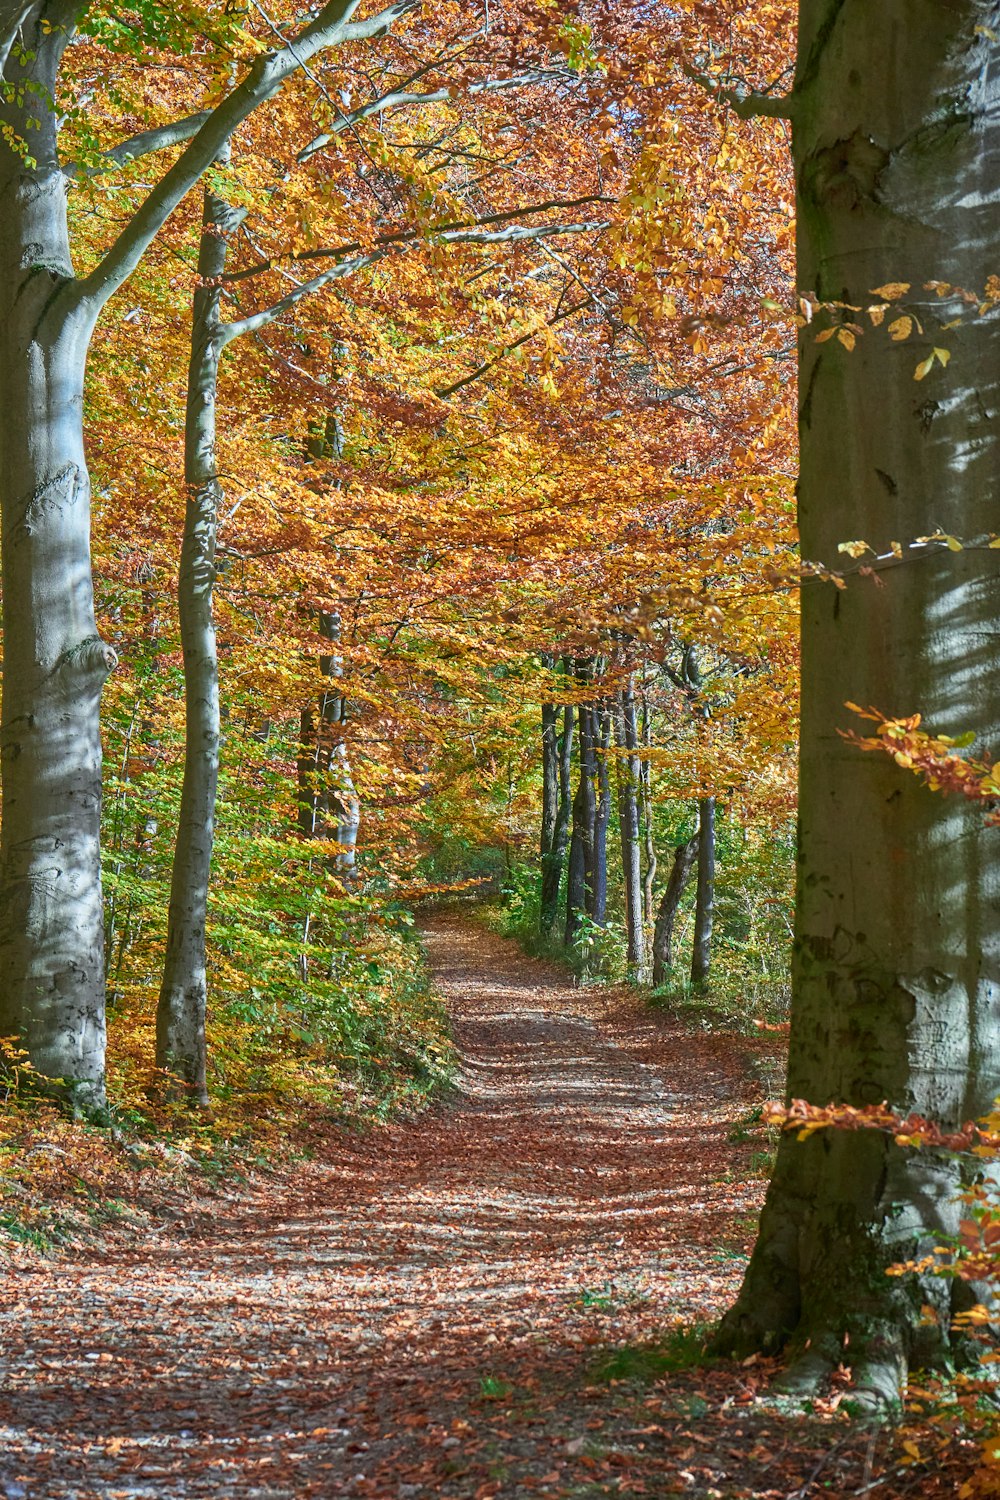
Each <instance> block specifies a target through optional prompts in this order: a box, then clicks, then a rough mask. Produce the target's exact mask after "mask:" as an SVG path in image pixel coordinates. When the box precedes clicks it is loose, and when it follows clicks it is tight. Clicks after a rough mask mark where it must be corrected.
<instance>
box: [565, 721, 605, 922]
mask: <svg viewBox="0 0 1000 1500" xmlns="http://www.w3.org/2000/svg"><path fill="white" fill-rule="evenodd" d="M577 712H578V718H579V724H580V736H579V739H580V757H579V781H578V783H577V789H576V796H575V797H574V798H573V833H572V838H571V839H570V848H569V874H568V880H567V886H566V946H567V948H569V947H572V945H573V943H574V942H575V941H576V939H577V937H578V935H579V931H580V925H581V921H582V918H583V917H584V916H585V915H587V912H588V908H589V907H590V906H591V904H592V896H591V891H592V886H591V880H592V878H593V868H594V822H595V818H596V816H597V763H596V746H595V722H594V721H595V714H594V708H593V705H592V704H589V703H581V704H580V707H579V709H578V711H577Z"/></svg>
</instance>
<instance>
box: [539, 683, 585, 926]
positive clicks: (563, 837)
mask: <svg viewBox="0 0 1000 1500" xmlns="http://www.w3.org/2000/svg"><path fill="white" fill-rule="evenodd" d="M575 714H576V710H575V709H574V707H573V705H572V704H571V703H567V704H566V706H565V708H564V709H563V727H562V733H561V734H560V735H559V736H558V738H557V740H556V747H555V754H556V778H557V790H556V816H555V823H554V826H553V830H552V844H551V848H550V849H549V853H548V856H547V857H546V858H543V860H542V899H541V909H540V926H541V932H542V936H543V937H548V936H549V934H550V933H551V931H552V929H553V927H554V926H555V925H556V918H557V917H558V915H559V887H560V885H561V883H562V873H563V867H564V865H565V863H566V845H567V842H568V839H569V822H570V813H571V810H572V805H573V788H572V783H571V777H572V766H573V726H574V721H575Z"/></svg>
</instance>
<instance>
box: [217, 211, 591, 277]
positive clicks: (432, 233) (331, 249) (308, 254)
mask: <svg viewBox="0 0 1000 1500" xmlns="http://www.w3.org/2000/svg"><path fill="white" fill-rule="evenodd" d="M615 201H616V200H615V199H614V198H607V197H604V196H602V195H601V194H597V193H594V194H590V195H588V196H587V197H584V198H565V199H558V198H552V199H550V200H549V201H548V202H546V203H535V204H529V205H528V206H527V207H520V208H509V209H506V210H504V211H503V212H501V213H495V214H484V215H483V217H482V218H481V219H473V220H472V221H471V222H468V221H467V222H465V223H462V222H461V220H458V221H456V220H446V221H445V222H444V223H443V224H435V225H434V226H433V228H431V229H426V230H420V229H400V230H397V231H396V232H395V233H394V234H385V235H380V236H379V238H378V239H377V240H376V241H375V244H376V245H377V246H379V247H382V246H389V245H405V244H409V243H410V241H412V240H415V239H418V238H420V237H426V238H427V239H428V240H431V241H433V240H438V239H440V240H444V241H446V242H447V241H448V238H449V236H450V235H451V234H452V233H460V232H462V231H463V230H482V229H484V228H485V227H486V226H487V225H489V224H503V223H505V222H507V221H508V220H510V219H523V218H525V217H526V216H527V215H529V214H541V213H547V212H548V211H549V210H550V209H553V208H582V207H584V206H585V205H587V204H589V203H614V202H615ZM607 227H608V226H607V224H606V223H605V222H603V221H602V222H600V223H594V224H587V225H576V226H574V231H575V232H576V233H580V232H581V230H583V229H585V228H586V229H606V228H607ZM482 243H483V244H487V243H489V242H488V241H487V240H483V241H482ZM362 249H364V246H363V245H362V244H361V242H360V241H359V240H352V241H350V243H348V244H346V245H335V246H324V247H323V248H322V249H316V250H298V251H293V252H291V253H290V254H288V255H285V256H280V257H279V256H272V257H271V258H269V259H268V260H259V261H257V262H255V264H254V265H252V266H247V267H245V268H244V269H243V270H242V271H233V272H231V273H230V274H229V275H227V276H226V277H225V278H224V280H225V281H226V282H236V281H246V280H248V279H249V278H250V277H251V276H260V275H261V274H262V273H263V272H264V271H270V270H273V269H274V266H275V265H276V263H277V262H278V260H279V259H280V260H285V261H289V262H291V264H293V265H296V264H301V263H302V262H303V261H309V260H324V259H326V257H327V256H339V255H352V254H354V253H355V252H356V251H358V250H362Z"/></svg>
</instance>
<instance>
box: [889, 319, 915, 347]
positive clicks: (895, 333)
mask: <svg viewBox="0 0 1000 1500" xmlns="http://www.w3.org/2000/svg"><path fill="white" fill-rule="evenodd" d="M912 332H913V319H912V318H908V317H902V318H893V320H892V322H891V323H890V324H889V337H890V338H891V339H892V340H893V341H894V342H895V343H897V344H901V343H902V342H903V340H904V339H908V338H909V337H910V334H911V333H912Z"/></svg>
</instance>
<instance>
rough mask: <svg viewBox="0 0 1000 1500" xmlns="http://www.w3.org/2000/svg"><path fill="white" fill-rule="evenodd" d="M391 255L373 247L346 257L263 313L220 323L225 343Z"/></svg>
mask: <svg viewBox="0 0 1000 1500" xmlns="http://www.w3.org/2000/svg"><path fill="white" fill-rule="evenodd" d="M388 254H389V252H388V250H373V251H371V252H370V253H369V254H367V255H356V256H355V257H354V258H353V259H352V260H343V261H341V262H340V264H339V265H336V266H331V267H330V269H329V270H328V271H323V272H322V274H321V275H319V276H314V277H313V279H312V280H311V281H304V282H303V283H302V285H301V286H297V287H295V288H294V290H293V291H291V292H289V293H288V295H287V296H285V297H282V298H281V300H280V301H279V302H275V303H273V305H272V306H271V307H265V308H264V309H263V310H262V311H261V312H257V313H251V314H250V316H249V317H247V318H240V319H239V321H238V322H234V323H223V324H222V326H221V334H222V340H223V342H224V343H226V344H229V343H232V341H233V339H238V338H242V337H243V335H244V334H246V333H254V332H255V331H256V330H257V329H258V328H266V327H267V325H268V323H273V322H274V320H275V319H276V318H280V317H281V314H282V313H284V312H288V311H289V309H290V308H293V307H294V306H295V305H296V303H298V302H301V301H302V299H303V297H309V296H311V295H312V293H313V292H318V291H319V290H320V288H321V287H324V286H328V285H329V283H330V282H331V281H337V280H339V279H340V277H342V276H350V275H352V274H353V272H355V271H362V270H364V268H365V267H366V266H373V265H375V263H376V262H377V261H380V260H383V259H384V258H385V257H386V256H387V255H388Z"/></svg>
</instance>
